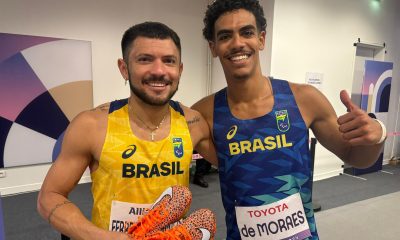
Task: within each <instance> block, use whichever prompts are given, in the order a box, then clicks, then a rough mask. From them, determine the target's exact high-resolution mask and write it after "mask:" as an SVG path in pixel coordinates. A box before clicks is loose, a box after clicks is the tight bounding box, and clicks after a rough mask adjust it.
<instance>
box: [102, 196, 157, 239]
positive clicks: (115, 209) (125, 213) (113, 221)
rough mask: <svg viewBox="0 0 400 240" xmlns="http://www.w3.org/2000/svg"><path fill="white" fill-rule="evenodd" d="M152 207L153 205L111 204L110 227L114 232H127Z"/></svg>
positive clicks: (117, 202)
mask: <svg viewBox="0 0 400 240" xmlns="http://www.w3.org/2000/svg"><path fill="white" fill-rule="evenodd" d="M150 207H151V204H138V203H128V202H120V201H115V200H114V201H112V202H111V213H110V227H109V230H110V231H113V232H127V231H128V229H129V227H130V226H131V225H132V224H133V223H135V222H136V221H137V220H138V217H139V216H142V215H144V214H145V213H146V211H147V210H148V209H149V208H150Z"/></svg>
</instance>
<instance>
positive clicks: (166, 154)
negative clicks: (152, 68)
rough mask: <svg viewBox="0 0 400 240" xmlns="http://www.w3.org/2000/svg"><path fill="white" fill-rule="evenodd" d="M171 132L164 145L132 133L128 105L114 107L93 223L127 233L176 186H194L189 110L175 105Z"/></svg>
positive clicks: (97, 174) (95, 176) (95, 187)
mask: <svg viewBox="0 0 400 240" xmlns="http://www.w3.org/2000/svg"><path fill="white" fill-rule="evenodd" d="M169 107H170V116H171V130H170V133H169V135H168V137H166V138H164V139H162V140H160V141H154V142H152V141H145V140H142V139H139V138H138V137H136V136H135V135H134V133H132V130H131V127H130V123H129V116H128V100H127V99H123V100H116V101H113V102H111V104H110V110H109V113H108V127H107V134H106V138H105V142H104V145H103V149H102V152H101V155H100V159H99V166H98V168H97V169H96V170H95V171H94V172H93V173H92V174H91V177H92V193H93V200H94V203H93V209H92V222H93V223H94V224H95V225H97V226H98V227H100V228H103V229H109V230H111V231H120V232H125V231H126V230H127V229H128V228H129V226H130V225H132V223H133V222H134V220H135V218H137V216H139V215H143V211H144V210H145V209H146V208H147V207H149V206H150V205H151V204H152V203H153V202H154V201H155V200H156V199H157V198H158V197H159V195H160V194H161V193H162V192H163V191H164V190H165V189H166V188H167V187H169V186H172V185H184V186H188V185H189V165H190V162H191V159H192V152H193V146H192V140H191V137H190V132H189V128H188V126H187V123H186V120H185V117H184V113H183V110H182V109H181V107H180V106H179V103H178V102H175V101H172V100H171V101H170V102H169Z"/></svg>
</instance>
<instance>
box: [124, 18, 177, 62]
mask: <svg viewBox="0 0 400 240" xmlns="http://www.w3.org/2000/svg"><path fill="white" fill-rule="evenodd" d="M137 37H146V38H152V39H162V40H164V39H171V40H172V41H173V42H174V43H175V45H176V47H177V48H178V51H179V55H181V40H180V38H179V36H178V34H177V33H176V32H175V31H174V30H172V29H171V28H169V27H168V26H167V25H165V24H163V23H160V22H143V23H139V24H136V25H133V26H132V27H130V28H129V29H128V30H126V31H125V33H124V35H123V37H122V40H121V49H122V56H123V59H124V61H125V62H128V58H129V57H128V55H129V51H130V49H131V47H132V43H133V41H134V40H135V39H136V38H137Z"/></svg>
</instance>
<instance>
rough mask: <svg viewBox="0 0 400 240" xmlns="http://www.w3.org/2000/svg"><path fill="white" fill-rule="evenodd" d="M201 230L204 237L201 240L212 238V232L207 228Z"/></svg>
mask: <svg viewBox="0 0 400 240" xmlns="http://www.w3.org/2000/svg"><path fill="white" fill-rule="evenodd" d="M199 230H200V231H201V235H202V237H201V240H210V238H211V233H210V231H208V230H207V229H205V228H199Z"/></svg>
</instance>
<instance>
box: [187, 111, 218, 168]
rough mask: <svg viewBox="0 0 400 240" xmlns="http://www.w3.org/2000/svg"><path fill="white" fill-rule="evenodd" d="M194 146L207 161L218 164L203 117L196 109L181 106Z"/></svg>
mask: <svg viewBox="0 0 400 240" xmlns="http://www.w3.org/2000/svg"><path fill="white" fill-rule="evenodd" d="M183 109H184V111H185V117H186V121H187V124H188V126H189V130H190V135H191V137H192V141H193V145H194V148H195V149H196V151H197V152H199V153H200V154H201V155H202V156H203V157H204V158H205V159H206V160H207V161H209V162H210V163H211V164H213V165H216V166H217V165H218V160H217V154H216V151H215V147H214V143H213V141H212V137H211V131H210V127H209V125H208V123H207V121H206V120H205V119H204V117H203V116H202V115H201V114H200V113H199V112H198V111H196V110H193V109H190V108H187V107H185V106H183Z"/></svg>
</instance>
